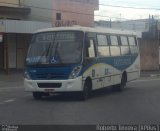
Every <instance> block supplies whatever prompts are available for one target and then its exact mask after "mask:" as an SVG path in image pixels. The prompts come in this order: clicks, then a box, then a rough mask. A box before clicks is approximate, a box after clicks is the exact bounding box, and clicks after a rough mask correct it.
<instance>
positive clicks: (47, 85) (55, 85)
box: [38, 83, 62, 88]
mask: <svg viewBox="0 0 160 131" xmlns="http://www.w3.org/2000/svg"><path fill="white" fill-rule="evenodd" d="M61 86H62V83H38V87H39V88H60V87H61Z"/></svg>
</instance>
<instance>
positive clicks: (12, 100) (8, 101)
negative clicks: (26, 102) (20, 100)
mask: <svg viewBox="0 0 160 131" xmlns="http://www.w3.org/2000/svg"><path fill="white" fill-rule="evenodd" d="M15 100H16V99H10V100H6V101H4V103H10V102H14V101H15Z"/></svg>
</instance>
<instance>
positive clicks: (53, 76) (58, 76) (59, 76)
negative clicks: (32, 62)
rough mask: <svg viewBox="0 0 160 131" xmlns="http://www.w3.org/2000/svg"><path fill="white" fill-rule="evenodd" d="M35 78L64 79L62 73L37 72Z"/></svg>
mask: <svg viewBox="0 0 160 131" xmlns="http://www.w3.org/2000/svg"><path fill="white" fill-rule="evenodd" d="M36 77H37V79H45V80H53V79H64V78H65V77H66V76H65V75H64V74H37V75H36Z"/></svg>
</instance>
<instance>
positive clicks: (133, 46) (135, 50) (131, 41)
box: [128, 37, 138, 54]
mask: <svg viewBox="0 0 160 131" xmlns="http://www.w3.org/2000/svg"><path fill="white" fill-rule="evenodd" d="M128 40H129V45H130V50H131V54H137V53H138V48H137V45H136V39H135V37H128Z"/></svg>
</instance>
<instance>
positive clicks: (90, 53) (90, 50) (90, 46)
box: [87, 39, 96, 58]
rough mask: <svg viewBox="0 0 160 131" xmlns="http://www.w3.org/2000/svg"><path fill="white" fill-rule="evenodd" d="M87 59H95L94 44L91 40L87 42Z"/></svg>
mask: <svg viewBox="0 0 160 131" xmlns="http://www.w3.org/2000/svg"><path fill="white" fill-rule="evenodd" d="M87 57H89V58H94V57H96V53H95V44H94V40H93V39H88V40H87Z"/></svg>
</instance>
